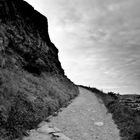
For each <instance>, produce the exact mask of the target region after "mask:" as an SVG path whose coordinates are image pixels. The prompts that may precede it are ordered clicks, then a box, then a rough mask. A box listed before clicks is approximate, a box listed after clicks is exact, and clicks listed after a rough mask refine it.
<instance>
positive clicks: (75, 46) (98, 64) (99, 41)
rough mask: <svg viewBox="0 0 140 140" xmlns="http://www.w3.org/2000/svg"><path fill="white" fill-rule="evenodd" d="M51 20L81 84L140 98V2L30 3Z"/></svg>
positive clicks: (70, 72) (69, 69) (66, 62)
mask: <svg viewBox="0 0 140 140" xmlns="http://www.w3.org/2000/svg"><path fill="white" fill-rule="evenodd" d="M26 1H27V2H29V3H30V4H31V5H32V6H33V7H34V8H35V9H36V10H38V11H39V12H41V13H42V14H43V15H45V16H46V17H47V18H48V24H49V34H50V38H51V40H52V42H53V43H54V44H55V45H56V47H57V48H58V49H59V59H60V61H61V63H62V67H63V68H64V70H65V73H66V75H67V76H68V77H69V78H70V79H71V80H72V81H73V82H75V83H76V84H81V85H86V86H91V87H97V88H99V89H102V90H104V91H114V92H116V93H120V94H140V8H139V7H140V0H26Z"/></svg>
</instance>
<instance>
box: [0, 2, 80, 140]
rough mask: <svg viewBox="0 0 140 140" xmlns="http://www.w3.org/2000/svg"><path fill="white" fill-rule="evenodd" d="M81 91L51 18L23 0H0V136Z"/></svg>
mask: <svg viewBox="0 0 140 140" xmlns="http://www.w3.org/2000/svg"><path fill="white" fill-rule="evenodd" d="M77 94H78V89H77V87H76V86H75V85H74V84H73V83H72V82H71V81H70V80H69V79H68V78H67V77H66V76H65V74H64V70H63V69H62V67H61V63H60V62H59V60H58V49H57V48H56V47H55V46H54V44H53V43H52V42H51V40H50V38H49V35H48V23H47V18H46V17H44V16H43V15H41V14H40V13H39V12H37V11H36V10H34V8H33V7H32V6H30V5H29V4H28V3H26V2H25V1H23V0H10V1H9V0H0V139H10V140H11V139H14V138H17V137H19V136H21V135H23V134H26V130H29V129H32V128H34V127H36V126H37V124H38V123H39V122H40V121H42V120H44V119H45V118H46V117H47V116H49V115H51V114H53V113H54V112H55V111H57V110H58V109H59V108H60V107H62V106H65V105H67V103H68V101H69V100H71V99H72V98H74V97H75V96H76V95H77Z"/></svg>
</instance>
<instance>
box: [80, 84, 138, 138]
mask: <svg viewBox="0 0 140 140" xmlns="http://www.w3.org/2000/svg"><path fill="white" fill-rule="evenodd" d="M82 87H84V88H86V89H88V90H90V91H92V92H93V93H95V94H96V96H97V97H98V98H101V99H102V101H103V103H104V104H105V106H106V107H107V109H108V112H109V113H111V114H112V118H113V120H114V122H115V123H116V125H117V126H118V128H119V129H120V136H121V137H122V140H140V110H139V106H140V96H139V95H119V94H115V93H113V92H109V93H108V94H106V93H104V92H103V91H100V90H98V89H96V88H90V87H85V86H82Z"/></svg>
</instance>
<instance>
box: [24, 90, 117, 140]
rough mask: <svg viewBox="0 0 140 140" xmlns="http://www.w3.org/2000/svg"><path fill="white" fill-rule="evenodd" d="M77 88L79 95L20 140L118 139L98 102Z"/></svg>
mask: <svg viewBox="0 0 140 140" xmlns="http://www.w3.org/2000/svg"><path fill="white" fill-rule="evenodd" d="M79 90H80V94H79V96H78V97H77V98H76V99H74V100H73V102H72V103H71V104H70V105H69V106H68V107H67V108H64V109H63V110H62V112H60V113H59V114H58V116H56V117H52V118H51V122H50V123H47V122H42V123H41V124H40V125H39V126H38V127H39V128H38V129H37V130H33V131H31V134H30V136H29V137H26V138H24V140H120V136H119V130H118V128H117V126H116V125H115V124H114V122H113V120H112V116H111V114H109V113H107V109H106V107H105V106H104V104H103V103H102V101H101V100H100V99H98V98H97V97H96V96H95V94H94V93H92V92H90V91H88V90H86V89H84V88H79ZM58 128H59V129H58Z"/></svg>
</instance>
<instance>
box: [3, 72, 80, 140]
mask: <svg viewBox="0 0 140 140" xmlns="http://www.w3.org/2000/svg"><path fill="white" fill-rule="evenodd" d="M77 95H78V88H77V87H76V86H75V85H74V84H73V83H72V82H70V81H69V80H68V79H67V78H66V77H64V76H61V75H56V74H55V75H54V74H45V73H44V74H42V75H41V76H40V77H37V76H33V75H32V74H30V73H27V72H22V71H21V72H18V71H16V72H14V71H8V70H3V69H1V70H0V139H2V138H4V139H5V140H9V139H10V140H11V139H14V138H16V137H19V136H22V135H26V134H27V133H26V132H27V130H30V129H33V128H35V127H37V125H38V123H40V122H41V121H43V120H45V119H46V117H48V116H49V115H52V114H53V113H55V112H56V111H58V110H59V109H60V108H61V107H63V106H66V105H67V103H68V102H69V101H70V100H71V99H73V98H74V97H75V96H77Z"/></svg>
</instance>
